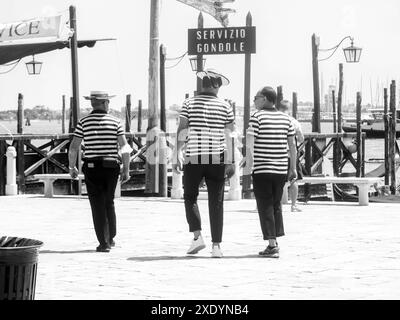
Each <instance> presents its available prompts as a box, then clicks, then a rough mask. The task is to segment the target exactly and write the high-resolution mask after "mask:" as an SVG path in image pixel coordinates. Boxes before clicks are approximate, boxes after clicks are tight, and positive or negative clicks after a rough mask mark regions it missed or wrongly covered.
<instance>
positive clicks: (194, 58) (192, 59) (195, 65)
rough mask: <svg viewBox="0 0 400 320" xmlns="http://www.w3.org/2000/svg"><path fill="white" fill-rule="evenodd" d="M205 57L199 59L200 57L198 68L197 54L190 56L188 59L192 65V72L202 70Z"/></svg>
mask: <svg viewBox="0 0 400 320" xmlns="http://www.w3.org/2000/svg"><path fill="white" fill-rule="evenodd" d="M206 60H207V59H206V58H204V57H202V58H201V59H200V64H201V65H200V68H198V59H197V56H192V57H190V58H189V61H190V66H191V67H192V71H193V72H197V71H202V70H204V67H205V65H206Z"/></svg>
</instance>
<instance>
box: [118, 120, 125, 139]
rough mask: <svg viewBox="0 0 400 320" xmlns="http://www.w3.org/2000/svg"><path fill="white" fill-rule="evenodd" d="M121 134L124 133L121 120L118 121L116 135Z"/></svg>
mask: <svg viewBox="0 0 400 320" xmlns="http://www.w3.org/2000/svg"><path fill="white" fill-rule="evenodd" d="M123 135H125V132H124V128H123V127H122V124H121V121H118V127H117V136H123Z"/></svg>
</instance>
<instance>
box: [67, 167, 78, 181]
mask: <svg viewBox="0 0 400 320" xmlns="http://www.w3.org/2000/svg"><path fill="white" fill-rule="evenodd" d="M78 174H79V171H78V169H77V168H76V167H73V168H71V167H69V175H70V176H71V178H72V179H74V180H77V179H78Z"/></svg>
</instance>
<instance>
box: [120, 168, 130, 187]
mask: <svg viewBox="0 0 400 320" xmlns="http://www.w3.org/2000/svg"><path fill="white" fill-rule="evenodd" d="M130 178H131V176H130V175H129V170H122V172H121V178H120V180H121V184H124V183H126V182H128V181H129V179H130Z"/></svg>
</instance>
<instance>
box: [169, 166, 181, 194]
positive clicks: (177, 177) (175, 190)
mask: <svg viewBox="0 0 400 320" xmlns="http://www.w3.org/2000/svg"><path fill="white" fill-rule="evenodd" d="M182 198H183V188H182V173H175V172H173V173H172V189H171V199H182Z"/></svg>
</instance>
